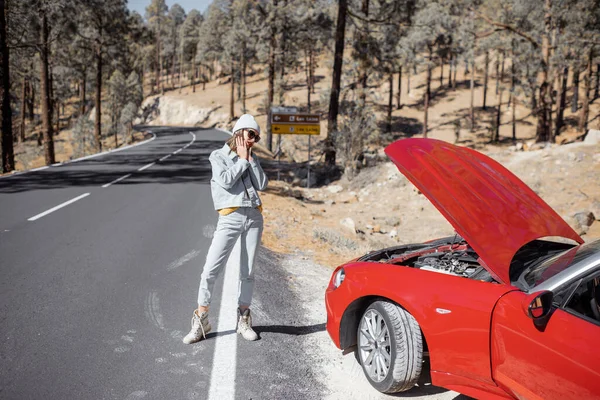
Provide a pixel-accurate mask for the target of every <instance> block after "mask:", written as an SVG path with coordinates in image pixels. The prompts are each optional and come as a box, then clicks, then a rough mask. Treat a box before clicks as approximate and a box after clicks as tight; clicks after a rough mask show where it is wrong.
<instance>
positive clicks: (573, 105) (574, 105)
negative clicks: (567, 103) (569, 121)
mask: <svg viewBox="0 0 600 400" xmlns="http://www.w3.org/2000/svg"><path fill="white" fill-rule="evenodd" d="M578 103H579V66H575V67H574V68H573V97H571V112H572V113H576V112H577V109H578V108H579V107H578Z"/></svg>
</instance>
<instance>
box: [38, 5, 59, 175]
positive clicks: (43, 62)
mask: <svg viewBox="0 0 600 400" xmlns="http://www.w3.org/2000/svg"><path fill="white" fill-rule="evenodd" d="M41 22H42V24H41V25H42V26H41V28H40V34H41V48H40V68H41V74H40V85H41V91H42V94H41V102H42V136H43V138H44V155H45V161H46V165H51V164H54V163H55V162H56V161H55V157H54V140H53V132H52V114H51V112H52V110H51V105H50V81H49V73H48V50H49V47H48V46H49V44H48V18H47V17H46V14H45V13H44V14H42V21H41Z"/></svg>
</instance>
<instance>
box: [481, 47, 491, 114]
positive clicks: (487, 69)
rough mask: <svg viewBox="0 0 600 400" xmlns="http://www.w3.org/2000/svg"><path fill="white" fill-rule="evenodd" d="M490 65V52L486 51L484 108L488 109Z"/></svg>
mask: <svg viewBox="0 0 600 400" xmlns="http://www.w3.org/2000/svg"><path fill="white" fill-rule="evenodd" d="M489 67H490V52H489V51H486V52H485V74H484V76H483V109H484V110H485V109H486V100H487V90H488V72H489Z"/></svg>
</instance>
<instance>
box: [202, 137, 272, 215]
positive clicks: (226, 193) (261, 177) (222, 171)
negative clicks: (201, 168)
mask: <svg viewBox="0 0 600 400" xmlns="http://www.w3.org/2000/svg"><path fill="white" fill-rule="evenodd" d="M252 158H253V160H252V161H248V160H244V159H242V158H240V157H238V155H237V153H236V152H234V151H231V150H230V148H229V146H228V145H227V144H225V145H224V146H223V147H222V148H220V149H219V150H215V151H213V152H212V153H210V157H209V160H210V164H211V166H212V179H211V180H210V188H211V191H212V197H213V202H214V204H215V210H220V209H222V208H229V207H257V206H259V205H261V204H262V203H261V201H260V197H259V196H258V190H261V191H262V190H265V189H266V188H267V184H268V182H269V180H268V179H267V176H266V175H265V173H264V171H263V169H262V168H261V166H260V163H259V162H258V158H257V157H256V156H255V155H252Z"/></svg>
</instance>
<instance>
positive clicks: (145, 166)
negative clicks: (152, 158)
mask: <svg viewBox="0 0 600 400" xmlns="http://www.w3.org/2000/svg"><path fill="white" fill-rule="evenodd" d="M154 164H156V163H155V162H153V163H150V164H148V165H144V166H143V167H142V168H140V169H138V171H143V170H145V169H148V168H150V167H151V166H153V165H154Z"/></svg>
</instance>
